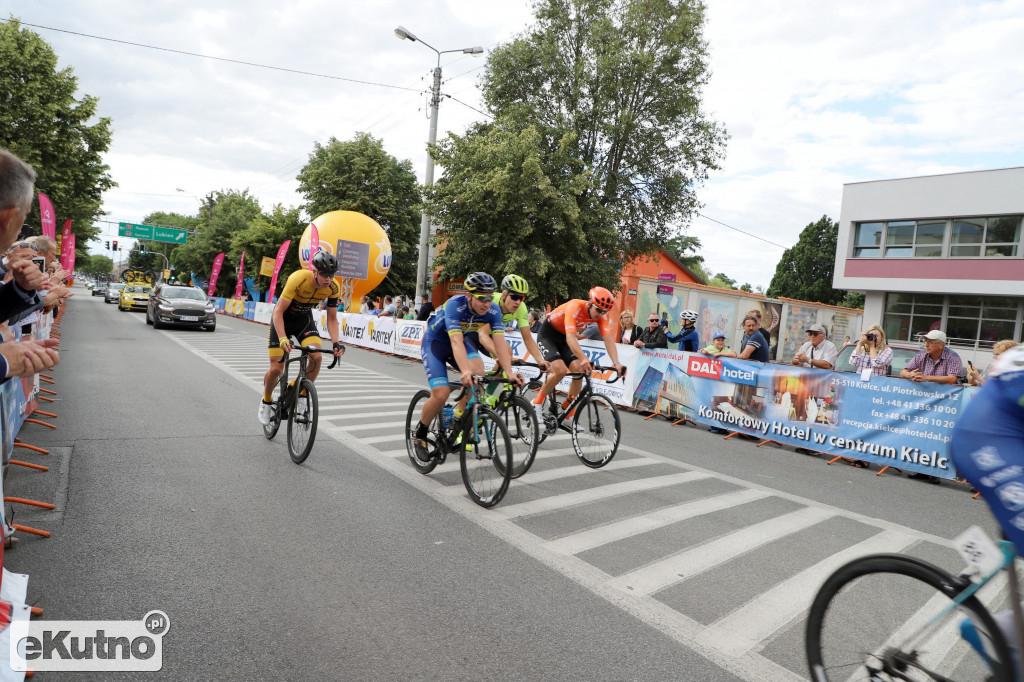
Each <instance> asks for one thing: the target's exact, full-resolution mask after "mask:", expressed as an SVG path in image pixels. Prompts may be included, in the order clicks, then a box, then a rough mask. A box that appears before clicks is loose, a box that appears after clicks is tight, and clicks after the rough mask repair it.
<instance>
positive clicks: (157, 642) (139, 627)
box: [11, 611, 171, 672]
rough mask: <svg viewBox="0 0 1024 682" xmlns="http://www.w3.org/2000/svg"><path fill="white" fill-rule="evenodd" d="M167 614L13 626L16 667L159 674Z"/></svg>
mask: <svg viewBox="0 0 1024 682" xmlns="http://www.w3.org/2000/svg"><path fill="white" fill-rule="evenodd" d="M170 626H171V621H170V620H169V619H168V618H167V614H166V613H164V612H163V611H150V612H149V613H147V614H146V616H145V617H144V618H143V619H142V620H27V621H14V622H12V623H11V668H12V669H13V670H16V671H19V672H20V671H25V670H60V671H67V672H72V671H126V672H139V671H142V672H145V671H156V670H160V668H161V667H162V666H163V637H164V635H165V634H167V630H168V628H170Z"/></svg>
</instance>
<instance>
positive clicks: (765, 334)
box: [747, 308, 772, 349]
mask: <svg viewBox="0 0 1024 682" xmlns="http://www.w3.org/2000/svg"><path fill="white" fill-rule="evenodd" d="M747 315H749V316H750V317H753V318H754V319H755V320H757V331H759V332H761V336H763V337H764V342H765V343H766V344H768V345H767V346H766V347H767V348H769V349H770V348H771V347H772V337H771V335H770V334H769V333H768V330H767V329H765V328H764V327H762V326H761V309H760V308H754V309H753V310H751V311H750V312H749V313H747Z"/></svg>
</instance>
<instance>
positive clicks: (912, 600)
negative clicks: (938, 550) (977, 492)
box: [805, 528, 1022, 682]
mask: <svg viewBox="0 0 1024 682" xmlns="http://www.w3.org/2000/svg"><path fill="white" fill-rule="evenodd" d="M956 545H957V549H958V550H959V551H960V554H961V556H963V557H964V558H965V559H966V560H967V561H968V565H969V567H968V569H967V570H966V571H965V572H964V573H962V574H961V575H957V576H953V575H950V574H949V573H948V572H946V571H944V570H943V569H941V568H939V567H937V566H935V565H933V564H931V563H929V562H927V561H923V560H921V559H917V558H914V557H910V556H905V555H901V554H876V555H871V556H866V557H861V558H859V559H855V560H854V561H851V562H850V563H848V564H846V565H845V566H842V567H841V568H839V569H838V570H837V571H836V572H835V573H833V574H832V575H831V576H830V577H829V578H828V580H826V581H825V584H824V585H823V586H822V587H821V589H820V590H819V592H818V594H817V596H816V597H815V599H814V602H813V603H812V605H811V610H810V614H809V616H808V619H807V628H806V632H805V643H806V650H807V662H808V664H809V666H810V671H811V678H812V679H813V680H814V682H834V681H835V680H843V681H848V680H866V681H870V682H885V681H889V680H900V681H904V682H907V681H915V682H916V681H918V680H931V681H935V682H951V681H954V680H955V681H957V682H960V681H961V680H986V681H991V682H1020V680H1021V677H1020V676H1019V673H1017V672H1015V664H1014V662H1013V656H1012V654H1011V648H1010V645H1009V643H1008V642H1007V641H1006V638H1005V637H1004V635H1003V631H1002V630H1001V629H1000V627H999V626H998V625H997V623H996V621H995V620H994V619H993V616H992V614H991V613H990V612H989V610H988V609H987V608H986V607H985V606H984V605H983V603H982V599H984V600H985V601H988V602H990V603H993V604H995V605H996V606H997V607H998V608H1011V607H1012V606H1013V605H1016V608H1014V609H1013V613H1012V614H1011V615H1013V620H1014V621H1016V632H1017V633H1020V632H1022V630H1021V620H1022V618H1021V613H1020V592H1019V589H1018V584H1017V575H1016V570H1015V568H1014V561H1015V559H1016V557H1017V553H1016V551H1015V550H1014V547H1013V544H1012V543H1010V542H1007V541H1005V540H1003V541H1001V542H1000V543H999V547H996V545H995V544H994V543H993V542H992V541H991V540H989V539H988V538H987V537H985V536H984V533H983V532H982V531H981V530H980V529H977V528H971V529H968V530H967V531H966V532H965V533H963V534H962V535H961V536H960V537H958V538H957V540H956ZM982 591H984V594H979V592H982ZM865 613H867V614H868V615H867V616H865V615H864V614H865ZM1004 617H1005V616H1000V618H1004ZM1016 639H1017V640H1018V641H1019V639H1020V637H1019V634H1018V636H1017V637H1016ZM1013 644H1014V646H1018V644H1017V642H1014V643H1013ZM1018 650H1019V649H1018Z"/></svg>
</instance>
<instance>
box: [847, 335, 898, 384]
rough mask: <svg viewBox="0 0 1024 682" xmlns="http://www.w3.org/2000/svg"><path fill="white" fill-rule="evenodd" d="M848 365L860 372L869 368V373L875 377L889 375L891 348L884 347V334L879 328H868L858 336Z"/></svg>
mask: <svg viewBox="0 0 1024 682" xmlns="http://www.w3.org/2000/svg"><path fill="white" fill-rule="evenodd" d="M850 364H852V365H854V366H855V367H859V368H860V369H861V370H864V369H869V368H870V369H871V373H872V374H875V375H877V376H882V377H884V376H886V375H888V374H889V366H890V365H892V348H889V346H887V345H886V343H885V332H883V331H882V328H881V327H879V326H878V325H874V326H872V327H868V329H867V331H865V332H864V333H863V334H861V335H860V341H858V342H857V347H856V348H854V349H853V353H852V354H851V355H850Z"/></svg>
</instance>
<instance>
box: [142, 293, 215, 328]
mask: <svg viewBox="0 0 1024 682" xmlns="http://www.w3.org/2000/svg"><path fill="white" fill-rule="evenodd" d="M146 323H147V324H151V325H153V328H154V329H160V328H161V327H165V326H175V327H197V328H198V327H201V328H203V329H205V330H206V331H208V332H212V331H214V330H215V329H216V328H217V310H216V308H214V306H213V303H212V302H211V301H210V299H209V298H208V297H207V295H206V292H204V291H203V290H202V289H200V288H199V287H186V286H181V285H179V284H158V285H157V287H156V291H154V292H153V295H152V296H150V298H149V306H148V307H147V308H146Z"/></svg>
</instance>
